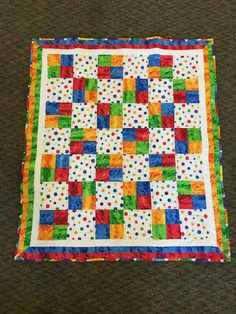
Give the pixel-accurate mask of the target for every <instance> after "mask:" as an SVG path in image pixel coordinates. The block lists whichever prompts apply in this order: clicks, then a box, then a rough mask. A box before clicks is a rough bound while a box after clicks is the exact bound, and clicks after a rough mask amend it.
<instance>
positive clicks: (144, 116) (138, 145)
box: [15, 37, 230, 262]
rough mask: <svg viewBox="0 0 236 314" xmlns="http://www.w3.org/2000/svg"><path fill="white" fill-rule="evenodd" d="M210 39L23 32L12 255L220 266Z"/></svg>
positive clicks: (222, 245) (220, 202) (223, 223)
mask: <svg viewBox="0 0 236 314" xmlns="http://www.w3.org/2000/svg"><path fill="white" fill-rule="evenodd" d="M213 48H214V46H213V40H212V39H194V40H191V39H190V40H176V39H166V38H161V37H153V38H140V39H137V38H136V39H132V38H118V39H92V38H91V39H89V38H88V39H81V38H67V39H42V38H39V39H34V40H33V42H32V47H31V68H30V76H31V83H30V89H29V97H28V101H27V123H26V151H25V155H24V160H23V164H22V176H23V177H22V184H21V214H20V221H19V229H18V241H17V248H16V255H15V259H16V260H19V261H23V260H29V261H36V262H38V261H78V262H85V261H101V260H135V261H139V260H142V261H143V260H148V261H209V262H225V261H230V251H229V238H228V221H227V209H226V205H225V195H224V189H223V181H222V164H221V162H222V160H221V159H222V152H221V146H220V142H219V118H218V113H217V104H216V76H215V56H214V49H213Z"/></svg>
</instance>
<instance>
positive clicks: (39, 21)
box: [0, 0, 236, 314]
mask: <svg viewBox="0 0 236 314" xmlns="http://www.w3.org/2000/svg"><path fill="white" fill-rule="evenodd" d="M0 9H1V19H0V23H1V27H0V29H1V41H2V45H1V57H0V63H1V66H0V72H1V81H0V83H1V98H0V101H1V105H0V117H1V123H0V134H1V155H0V156H1V157H0V158H1V167H0V181H1V186H0V191H1V202H0V211H1V212H0V220H1V221H0V226H1V231H0V241H1V243H0V248H1V253H0V254H1V255H0V280H1V281H0V282H1V286H2V288H1V296H0V308H1V313H7V314H8V313H11V314H14V313H16V314H21V313H27V314H28V313H40V314H43V313H235V312H236V302H235V300H236V296H235V291H236V267H235V266H236V263H235V258H234V256H235V240H236V227H235V226H236V223H235V222H236V211H235V204H236V193H235V177H236V171H235V169H236V154H235V151H236V140H235V139H236V136H235V135H236V128H235V125H236V110H235V103H236V97H235V88H234V86H235V76H234V75H235V73H234V69H235V50H236V45H235V32H234V30H235V29H236V25H235V20H236V17H235V14H234V13H235V12H236V6H235V1H233V0H230V1H214V0H212V1H209V0H208V1H207V0H205V1H203V0H201V1H200V0H195V1H185V0H184V1H183V0H182V1H164V0H160V1H154V0H151V1H148V0H147V1H141V0H135V1H132V0H126V1H121V0H120V1H112V0H107V1H103V0H100V1H52V0H48V1H45V0H34V1H27V0H23V1H19V0H18V1H7V0H2V1H1V4H0ZM154 35H161V36H165V37H173V38H204V37H205V38H209V37H213V38H215V42H216V56H217V77H218V88H219V99H218V101H219V112H220V117H221V119H220V121H221V131H222V132H221V133H222V144H223V150H224V155H223V156H224V158H223V162H224V182H225V191H226V196H227V200H228V207H229V222H230V239H231V245H232V255H233V262H232V263H227V264H204V263H202V264H194V263H184V264H181V263H150V262H149V263H147V262H142V263H141V262H127V263H125V262H123V263H122V262H117V263H115V262H110V263H109V262H106V263H105V262H104V263H102V262H100V263H87V264H72V263H44V264H31V263H19V262H14V261H13V256H14V249H15V239H16V228H17V221H18V214H19V184H20V166H21V160H22V154H23V149H24V123H25V111H26V109H25V102H26V96H27V92H28V88H27V85H28V77H29V52H30V44H31V38H33V37H40V36H41V37H73V36H75V37H77V36H79V37H124V36H125V37H146V36H154Z"/></svg>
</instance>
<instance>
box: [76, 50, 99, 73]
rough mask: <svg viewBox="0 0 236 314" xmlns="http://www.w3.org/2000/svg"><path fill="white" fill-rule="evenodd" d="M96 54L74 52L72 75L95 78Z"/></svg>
mask: <svg viewBox="0 0 236 314" xmlns="http://www.w3.org/2000/svg"><path fill="white" fill-rule="evenodd" d="M97 63H98V58H97V56H91V55H89V54H88V55H85V54H81V53H76V54H75V56H74V77H76V78H80V77H86V78H97Z"/></svg>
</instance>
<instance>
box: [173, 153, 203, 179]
mask: <svg viewBox="0 0 236 314" xmlns="http://www.w3.org/2000/svg"><path fill="white" fill-rule="evenodd" d="M175 160H176V175H177V179H178V180H203V179H204V174H203V164H202V157H201V155H200V154H186V155H183V154H176V156H175Z"/></svg>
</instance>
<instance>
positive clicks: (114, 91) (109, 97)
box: [97, 79, 123, 103]
mask: <svg viewBox="0 0 236 314" xmlns="http://www.w3.org/2000/svg"><path fill="white" fill-rule="evenodd" d="M122 86H123V80H122V79H101V80H98V90H97V93H98V102H99V103H111V102H112V103H122V99H123V93H122V91H123V87H122Z"/></svg>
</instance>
